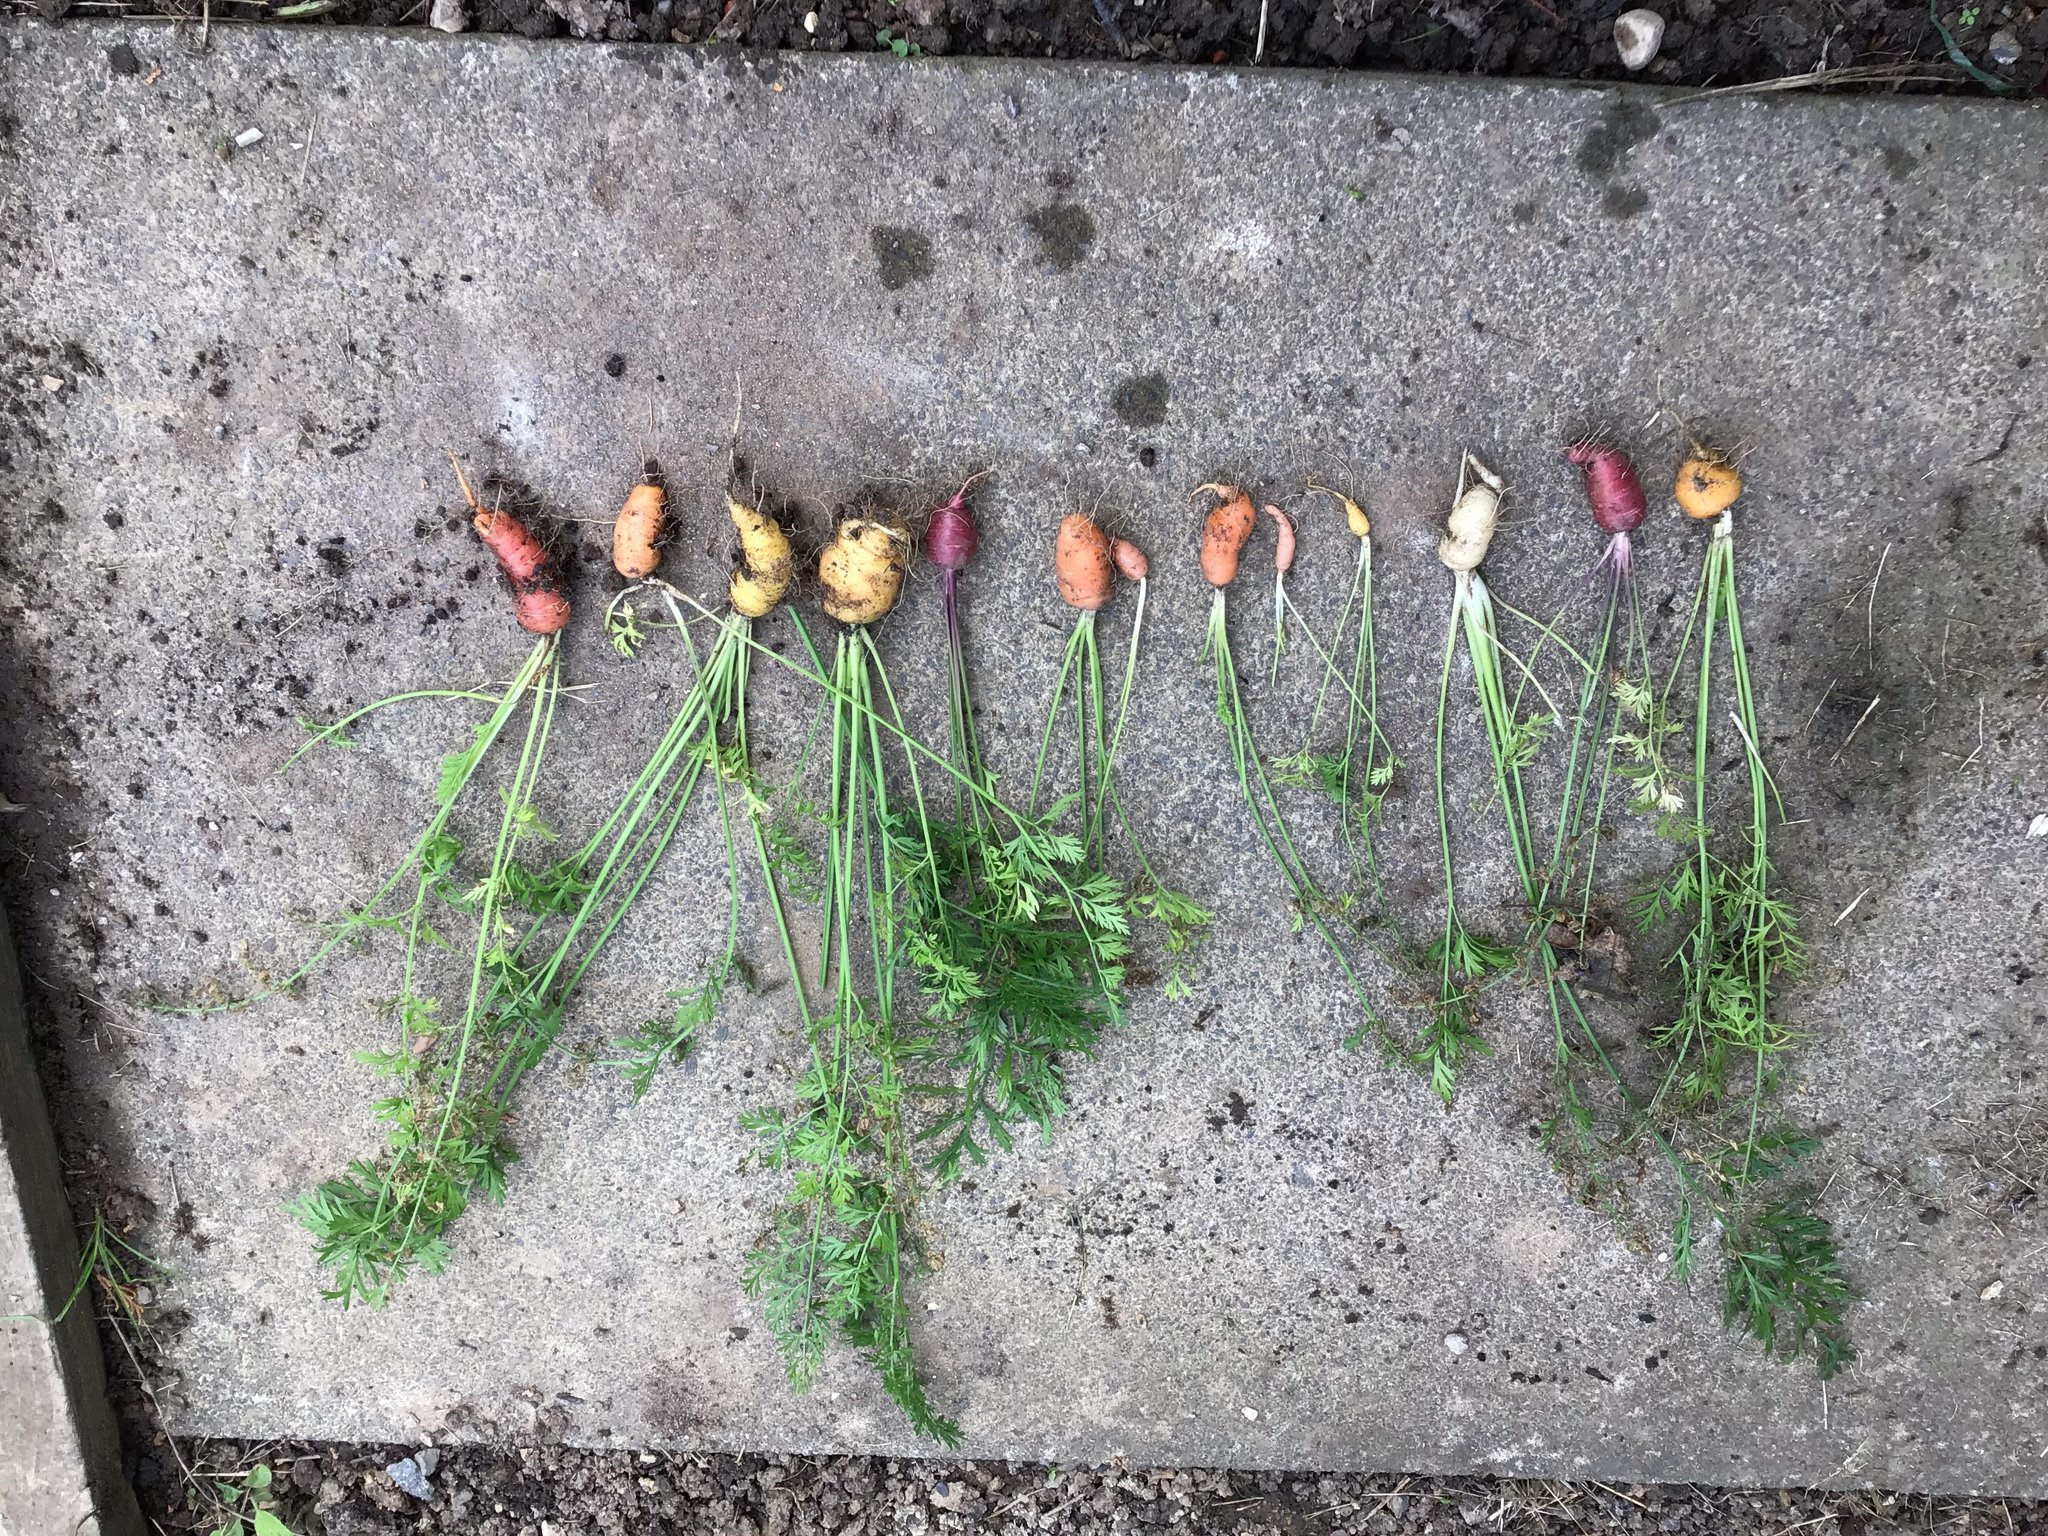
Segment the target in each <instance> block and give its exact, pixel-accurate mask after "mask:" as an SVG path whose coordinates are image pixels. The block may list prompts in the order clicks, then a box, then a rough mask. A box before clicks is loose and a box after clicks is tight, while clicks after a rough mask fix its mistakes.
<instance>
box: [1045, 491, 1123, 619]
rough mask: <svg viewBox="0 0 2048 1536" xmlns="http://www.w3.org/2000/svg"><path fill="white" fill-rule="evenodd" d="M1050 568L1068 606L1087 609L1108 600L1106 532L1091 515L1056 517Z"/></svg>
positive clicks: (1108, 579) (1097, 606)
mask: <svg viewBox="0 0 2048 1536" xmlns="http://www.w3.org/2000/svg"><path fill="white" fill-rule="evenodd" d="M1053 569H1054V570H1055V571H1056V572H1057V573H1058V575H1059V583H1060V597H1061V598H1062V599H1064V600H1065V602H1066V604H1067V606H1068V607H1070V608H1079V609H1082V610H1083V611H1084V612H1088V613H1093V612H1094V611H1095V610H1096V609H1098V608H1101V607H1103V606H1104V605H1106V604H1107V603H1108V602H1109V590H1110V555H1109V535H1108V534H1106V533H1104V532H1103V531H1102V529H1101V528H1100V527H1098V526H1097V525H1096V522H1095V520H1094V519H1093V518H1091V517H1084V516H1082V515H1081V514H1080V513H1079V512H1072V513H1069V514H1068V515H1067V516H1065V517H1063V518H1061V519H1060V531H1059V537H1058V538H1057V539H1056V540H1055V541H1054V544H1053Z"/></svg>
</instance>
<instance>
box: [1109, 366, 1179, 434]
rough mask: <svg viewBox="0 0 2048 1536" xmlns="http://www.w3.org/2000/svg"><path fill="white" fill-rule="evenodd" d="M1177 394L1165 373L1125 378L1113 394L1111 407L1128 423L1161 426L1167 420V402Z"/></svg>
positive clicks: (1141, 425) (1135, 425)
mask: <svg viewBox="0 0 2048 1536" xmlns="http://www.w3.org/2000/svg"><path fill="white" fill-rule="evenodd" d="M1172 398H1173V391H1172V389H1171V388H1170V387H1169V386H1168V385H1167V382H1166V375H1165V374H1163V373H1144V374H1138V375H1136V376H1134V377H1132V378H1128V379H1125V380H1124V381H1123V382H1122V383H1121V384H1119V385H1117V387H1116V391H1115V393H1113V394H1112V395H1111V396H1110V397H1109V408H1110V409H1111V410H1112V411H1114V412H1116V419H1117V420H1118V421H1120V422H1122V423H1123V424H1124V425H1125V426H1127V427H1158V426H1164V425H1165V423H1166V405H1167V402H1168V401H1169V400H1171V399H1172Z"/></svg>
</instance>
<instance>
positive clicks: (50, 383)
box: [43, 373, 64, 395]
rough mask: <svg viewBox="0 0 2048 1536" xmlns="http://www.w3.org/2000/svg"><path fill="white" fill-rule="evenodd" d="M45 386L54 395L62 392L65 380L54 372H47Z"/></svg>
mask: <svg viewBox="0 0 2048 1536" xmlns="http://www.w3.org/2000/svg"><path fill="white" fill-rule="evenodd" d="M43 388H45V389H47V390H48V391H49V392H50V393H51V394H53V395H55V394H60V393H62V391H63V389H64V381H63V380H62V379H60V378H58V377H57V375H55V374H54V373H46V374H44V375H43Z"/></svg>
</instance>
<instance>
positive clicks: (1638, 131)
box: [1576, 98, 1662, 176]
mask: <svg viewBox="0 0 2048 1536" xmlns="http://www.w3.org/2000/svg"><path fill="white" fill-rule="evenodd" d="M1661 126H1662V125H1661V124H1660V123H1659V122H1658V121H1657V114H1656V113H1655V112H1654V111H1652V110H1651V109H1650V108H1648V107H1646V106H1644V105H1643V104H1642V103H1641V102H1639V101H1626V100H1622V99H1620V98H1616V99H1615V100H1613V101H1611V102H1609V103H1608V104H1607V111H1606V113H1605V114H1603V115H1602V117H1601V119H1600V121H1599V122H1597V123H1595V124H1594V125H1593V126H1592V127H1590V128H1588V129H1587V130H1586V136H1585V138H1584V139H1582V140H1580V142H1579V152H1578V155H1577V156H1576V160H1577V164H1578V167H1579V169H1580V170H1582V171H1584V172H1585V173H1586V174H1587V175H1588V176H1612V175H1613V174H1614V173H1615V172H1616V171H1617V170H1619V169H1620V168H1621V166H1622V165H1623V164H1624V163H1625V162H1626V161H1627V159H1628V157H1629V152H1630V151H1631V150H1633V149H1634V148H1635V147H1636V146H1637V145H1638V144H1647V143H1648V142H1649V141H1650V140H1651V139H1654V138H1655V137H1656V136H1657V131H1658V129H1659V128H1660V127H1661Z"/></svg>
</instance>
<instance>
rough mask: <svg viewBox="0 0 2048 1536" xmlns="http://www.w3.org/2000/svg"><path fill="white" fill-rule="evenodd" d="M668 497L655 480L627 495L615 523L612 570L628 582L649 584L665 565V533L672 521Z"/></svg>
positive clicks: (635, 488) (648, 481) (639, 485)
mask: <svg viewBox="0 0 2048 1536" xmlns="http://www.w3.org/2000/svg"><path fill="white" fill-rule="evenodd" d="M667 502H668V497H667V495H666V494H665V493H664V492H663V491H662V488H661V487H660V486H659V485H657V484H655V483H654V482H653V481H651V480H643V481H641V482H640V483H639V484H638V485H636V486H634V487H633V489H632V490H630V491H628V492H627V493H626V504H625V505H624V506H622V507H620V508H619V516H618V521H616V522H614V523H613V524H612V567H613V569H614V570H616V571H617V572H618V573H619V574H620V575H621V576H623V577H625V578H626V580H628V581H645V580H646V579H647V578H648V577H649V576H652V575H653V574H654V572H655V568H656V567H657V566H659V565H660V564H661V530H662V527H663V525H664V524H666V523H667V521H668V512H667Z"/></svg>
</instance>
